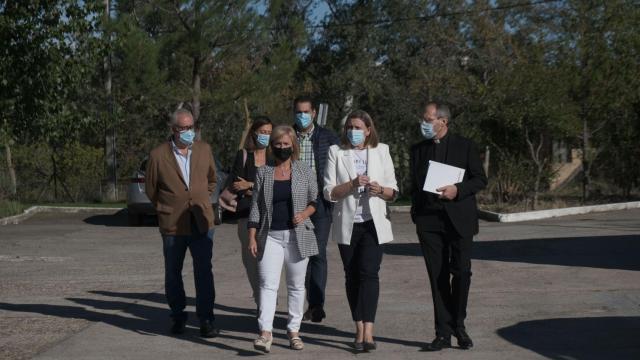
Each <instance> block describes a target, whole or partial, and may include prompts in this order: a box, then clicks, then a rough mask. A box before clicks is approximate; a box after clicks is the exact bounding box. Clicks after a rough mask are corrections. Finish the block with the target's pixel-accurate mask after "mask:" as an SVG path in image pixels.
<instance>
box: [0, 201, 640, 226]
mask: <svg viewBox="0 0 640 360" xmlns="http://www.w3.org/2000/svg"><path fill="white" fill-rule="evenodd" d="M389 208H390V211H391V212H392V213H408V212H410V211H411V206H406V205H403V206H390V207H389ZM638 208H640V201H631V202H625V203H614V204H604V205H590V206H578V207H570V208H563V209H551V210H539V211H528V212H519V213H511V214H501V213H496V212H492V211H487V210H482V209H479V210H478V217H479V218H480V219H483V220H486V221H493V222H518V221H531V220H542V219H550V218H554V217H560V216H569V215H581V214H589V213H594V212H603V211H616V210H627V209H638ZM122 209H124V208H109V207H71V206H32V207H30V208H28V209H26V210H25V211H24V212H23V213H22V214H19V215H14V216H9V217H5V218H2V219H0V226H2V225H9V224H13V225H16V224H19V223H20V222H22V221H24V220H27V219H28V218H30V217H31V216H33V215H35V214H37V213H40V212H61V213H76V212H80V211H87V212H91V211H97V212H103V211H109V210H112V211H119V210H122Z"/></svg>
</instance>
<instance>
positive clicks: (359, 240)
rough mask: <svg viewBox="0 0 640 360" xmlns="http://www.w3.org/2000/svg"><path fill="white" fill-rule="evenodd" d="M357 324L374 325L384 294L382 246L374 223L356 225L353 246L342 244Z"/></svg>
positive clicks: (354, 225) (342, 255)
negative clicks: (381, 285)
mask: <svg viewBox="0 0 640 360" xmlns="http://www.w3.org/2000/svg"><path fill="white" fill-rule="evenodd" d="M338 248H339V249H340V257H341V258H342V265H343V266H344V274H345V287H346V289H347V300H348V301H349V308H351V317H352V318H353V321H364V322H374V321H375V319H376V311H377V309H378V296H379V294H380V279H379V277H378V272H379V271H380V263H381V262H382V246H380V244H378V236H377V234H376V228H375V226H374V224H373V221H367V222H364V223H355V224H353V232H352V233H351V244H350V245H338Z"/></svg>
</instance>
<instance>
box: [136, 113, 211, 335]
mask: <svg viewBox="0 0 640 360" xmlns="http://www.w3.org/2000/svg"><path fill="white" fill-rule="evenodd" d="M170 127H171V131H172V133H173V135H172V136H171V138H170V139H169V141H167V142H165V143H164V144H162V145H160V146H158V147H156V148H155V149H153V150H152V151H151V154H150V155H149V161H148V165H147V173H146V192H147V196H149V199H150V200H151V202H152V203H153V205H154V207H155V208H156V211H157V213H158V224H159V227H160V233H161V234H162V242H163V252H164V268H165V293H166V296H167V302H168V303H169V307H170V308H171V319H172V321H173V323H172V326H171V332H172V333H173V334H182V333H183V332H184V329H185V324H186V321H187V313H186V312H185V311H184V309H185V306H186V298H185V293H184V284H183V283H182V264H183V262H184V257H185V254H186V251H187V248H189V251H190V252H191V257H192V258H193V272H194V278H195V286H196V314H197V315H198V318H199V319H200V335H201V336H203V337H214V336H216V335H218V333H219V330H218V329H216V327H215V326H214V316H213V303H214V300H215V289H214V284H213V272H212V271H211V257H212V252H213V234H214V228H213V226H214V225H213V209H212V207H211V200H210V197H211V193H212V192H213V191H214V190H215V188H216V171H215V163H214V160H213V154H212V153H211V147H210V146H209V144H207V143H205V142H203V141H195V129H194V121H193V116H192V115H191V113H190V112H189V111H188V110H185V109H180V110H177V111H176V112H175V113H174V114H173V115H172V117H171V122H170Z"/></svg>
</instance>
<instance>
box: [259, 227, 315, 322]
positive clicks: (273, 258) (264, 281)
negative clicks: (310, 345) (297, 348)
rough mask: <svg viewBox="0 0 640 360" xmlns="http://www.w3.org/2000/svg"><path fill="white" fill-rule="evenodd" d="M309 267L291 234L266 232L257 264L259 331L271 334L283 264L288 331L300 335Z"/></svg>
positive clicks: (306, 259)
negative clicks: (287, 308) (265, 239)
mask: <svg viewBox="0 0 640 360" xmlns="http://www.w3.org/2000/svg"><path fill="white" fill-rule="evenodd" d="M308 263H309V258H302V257H301V256H300V252H299V251H298V245H297V243H296V233H295V231H294V230H278V231H269V236H267V241H266V244H265V247H264V254H263V255H262V259H261V260H260V261H259V262H258V274H259V276H260V315H259V316H258V326H259V327H260V330H261V331H273V317H274V316H275V313H276V301H277V299H278V287H279V286H280V275H281V274H282V264H284V265H285V267H286V275H287V276H286V278H287V295H288V296H287V305H288V306H289V318H288V321H287V331H289V332H298V331H300V324H301V323H302V315H303V312H304V299H305V296H304V293H305V288H304V283H305V277H306V273H307V264H308Z"/></svg>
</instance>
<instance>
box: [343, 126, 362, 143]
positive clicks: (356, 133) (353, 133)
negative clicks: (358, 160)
mask: <svg viewBox="0 0 640 360" xmlns="http://www.w3.org/2000/svg"><path fill="white" fill-rule="evenodd" d="M347 138H349V142H351V145H353V146H358V145H360V144H362V143H363V142H364V130H360V129H349V130H347Z"/></svg>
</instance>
